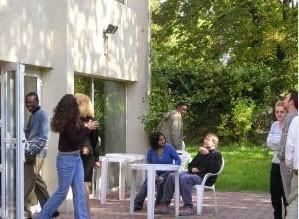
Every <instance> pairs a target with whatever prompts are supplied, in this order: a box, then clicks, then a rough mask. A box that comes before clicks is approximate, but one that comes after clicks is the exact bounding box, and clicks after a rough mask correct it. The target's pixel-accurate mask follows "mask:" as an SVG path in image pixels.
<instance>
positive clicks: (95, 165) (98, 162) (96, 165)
mask: <svg viewBox="0 0 299 219" xmlns="http://www.w3.org/2000/svg"><path fill="white" fill-rule="evenodd" d="M93 166H94V168H95V169H97V168H99V167H100V166H101V162H100V161H96V162H94V165H93Z"/></svg>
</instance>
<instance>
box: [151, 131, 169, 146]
mask: <svg viewBox="0 0 299 219" xmlns="http://www.w3.org/2000/svg"><path fill="white" fill-rule="evenodd" d="M160 136H163V137H164V138H165V136H164V135H163V134H162V133H161V132H154V133H153V134H152V135H151V137H150V144H151V147H152V149H154V150H157V149H159V147H160V146H159V143H158V142H159V138H160ZM165 141H166V138H165Z"/></svg>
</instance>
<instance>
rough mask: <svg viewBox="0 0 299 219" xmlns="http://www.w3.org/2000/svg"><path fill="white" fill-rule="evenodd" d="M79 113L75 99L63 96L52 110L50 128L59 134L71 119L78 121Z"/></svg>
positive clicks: (70, 96) (72, 96)
mask: <svg viewBox="0 0 299 219" xmlns="http://www.w3.org/2000/svg"><path fill="white" fill-rule="evenodd" d="M79 115H80V111H79V106H78V103H77V100H76V98H75V97H74V95H72V94H66V95H64V96H63V97H62V98H61V100H60V101H59V103H58V104H57V106H56V107H55V109H54V116H53V118H52V120H51V128H52V130H53V131H54V132H58V133H61V132H62V131H63V129H64V127H65V125H66V124H67V123H68V122H69V121H70V120H71V119H79Z"/></svg>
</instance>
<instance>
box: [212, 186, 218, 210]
mask: <svg viewBox="0 0 299 219" xmlns="http://www.w3.org/2000/svg"><path fill="white" fill-rule="evenodd" d="M213 194H214V207H215V211H216V214H218V210H217V199H216V191H215V187H214V189H213Z"/></svg>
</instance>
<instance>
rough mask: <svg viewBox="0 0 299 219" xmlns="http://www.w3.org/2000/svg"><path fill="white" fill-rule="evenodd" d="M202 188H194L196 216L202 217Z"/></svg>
mask: <svg viewBox="0 0 299 219" xmlns="http://www.w3.org/2000/svg"><path fill="white" fill-rule="evenodd" d="M203 193H204V187H203V186H200V187H196V214H197V215H202V207H203Z"/></svg>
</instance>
